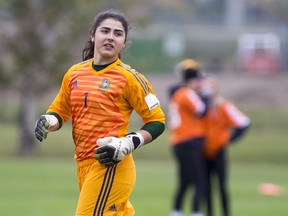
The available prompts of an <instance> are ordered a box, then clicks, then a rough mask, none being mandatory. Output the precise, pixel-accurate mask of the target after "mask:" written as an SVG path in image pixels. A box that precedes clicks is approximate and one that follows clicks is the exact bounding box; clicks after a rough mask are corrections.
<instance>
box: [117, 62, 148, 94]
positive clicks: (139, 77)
mask: <svg viewBox="0 0 288 216" xmlns="http://www.w3.org/2000/svg"><path fill="white" fill-rule="evenodd" d="M118 65H119V66H120V67H122V68H123V69H124V70H126V71H128V72H130V73H131V74H132V75H133V76H134V77H135V79H136V80H137V81H138V82H139V83H140V85H141V87H142V88H143V90H144V92H145V94H148V93H149V92H150V88H149V85H148V81H147V80H146V79H145V77H144V76H143V75H142V74H141V73H139V72H137V71H136V70H135V69H133V68H131V66H130V65H127V64H124V63H123V62H121V61H120V62H119V64H118Z"/></svg>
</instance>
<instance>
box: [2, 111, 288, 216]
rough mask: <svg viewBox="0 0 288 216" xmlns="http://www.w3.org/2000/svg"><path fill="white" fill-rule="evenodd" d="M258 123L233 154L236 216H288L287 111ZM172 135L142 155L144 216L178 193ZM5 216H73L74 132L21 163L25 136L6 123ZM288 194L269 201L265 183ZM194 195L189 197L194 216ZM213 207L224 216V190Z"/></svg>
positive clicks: (258, 115)
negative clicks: (261, 187)
mask: <svg viewBox="0 0 288 216" xmlns="http://www.w3.org/2000/svg"><path fill="white" fill-rule="evenodd" d="M246 112H247V113H248V115H249V116H250V118H251V120H252V126H251V128H250V131H249V132H248V134H247V136H246V137H244V139H242V140H240V141H239V142H237V143H235V144H233V145H231V146H230V147H229V158H230V160H229V161H230V164H229V188H230V194H231V199H232V213H233V216H243V215H245V216H258V215H261V216H271V215H281V216H282V215H283V216H284V215H288V205H287V203H288V189H287V188H288V172H287V165H288V156H287V155H288V136H287V128H288V114H287V110H284V109H282V110H281V109H279V110H276V111H274V109H273V110H272V109H271V110H270V109H266V110H265V109H262V110H261V109H260V110H258V109H257V110H246ZM168 135H169V129H167V130H166V131H165V133H164V134H163V135H162V136H160V137H159V138H158V139H157V140H155V141H154V142H153V143H151V144H149V145H147V146H145V147H143V148H141V149H139V150H137V151H135V153H134V156H135V161H136V166H137V183H136V187H135V190H134V192H133V194H132V197H131V201H132V204H133V205H134V207H135V209H136V215H137V216H154V215H155V216H162V215H163V216H165V215H168V214H169V211H170V210H171V204H172V196H173V193H174V190H175V186H176V168H175V163H174V159H173V157H172V154H171V152H170V150H171V148H170V146H169V140H168ZM0 137H1V141H0V143H1V145H0V215H5V216H15V215H21V216H34V215H37V216H39V215H41V216H46V215H47V216H48V215H49V216H50V215H61V216H66V215H67V216H70V215H74V212H75V208H76V205H77V199H78V185H77V180H76V179H77V178H76V168H75V163H74V159H73V154H74V145H73V142H72V138H71V128H70V125H69V124H67V125H64V127H63V128H62V129H61V130H60V131H58V132H55V133H51V134H49V135H48V139H47V140H45V141H44V142H42V143H39V142H38V143H37V144H36V151H35V153H34V155H33V156H30V157H19V156H17V152H18V148H19V147H18V139H19V131H18V128H17V127H16V126H15V125H14V124H8V123H6V124H3V123H0ZM265 182H268V183H274V184H279V185H281V186H282V187H283V192H282V194H281V195H280V196H275V197H274V196H263V195H260V194H259V192H258V186H259V184H261V183H265ZM192 192H193V191H192V190H191V191H190V192H189V193H188V194H187V196H186V198H187V199H186V201H185V206H184V209H185V212H186V213H187V214H186V215H189V211H190V209H189V202H190V199H189V198H190V197H191V196H192V195H191V194H192ZM214 201H215V205H216V207H217V208H216V213H217V214H216V215H215V216H220V215H221V214H220V209H219V197H218V190H217V189H216V190H215V193H214Z"/></svg>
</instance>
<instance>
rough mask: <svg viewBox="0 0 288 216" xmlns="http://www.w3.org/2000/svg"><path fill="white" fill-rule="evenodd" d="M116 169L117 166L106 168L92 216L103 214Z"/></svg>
mask: <svg viewBox="0 0 288 216" xmlns="http://www.w3.org/2000/svg"><path fill="white" fill-rule="evenodd" d="M116 167H117V165H115V166H112V167H108V168H107V171H106V173H105V175H104V180H103V183H102V186H101V190H100V193H99V195H98V199H97V201H96V205H95V208H94V213H93V216H102V215H103V213H104V209H105V206H106V203H107V200H108V198H109V195H110V192H111V188H112V185H113V182H114V177H115V173H116Z"/></svg>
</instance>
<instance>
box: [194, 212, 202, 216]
mask: <svg viewBox="0 0 288 216" xmlns="http://www.w3.org/2000/svg"><path fill="white" fill-rule="evenodd" d="M191 216H204V215H203V214H202V213H201V212H193V213H192V214H191Z"/></svg>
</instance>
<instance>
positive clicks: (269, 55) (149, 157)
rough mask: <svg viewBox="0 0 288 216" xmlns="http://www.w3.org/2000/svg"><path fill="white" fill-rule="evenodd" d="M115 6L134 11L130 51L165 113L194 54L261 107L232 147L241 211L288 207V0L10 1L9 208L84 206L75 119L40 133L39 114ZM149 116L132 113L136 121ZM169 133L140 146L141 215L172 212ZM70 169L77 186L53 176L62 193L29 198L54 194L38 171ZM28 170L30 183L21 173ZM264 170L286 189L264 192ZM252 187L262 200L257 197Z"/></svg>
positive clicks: (6, 87)
mask: <svg viewBox="0 0 288 216" xmlns="http://www.w3.org/2000/svg"><path fill="white" fill-rule="evenodd" d="M109 8H114V9H118V10H121V11H122V12H124V13H125V14H126V16H127V18H128V20H129V21H130V25H131V27H132V28H131V31H130V35H129V36H128V37H129V42H128V43H129V46H128V48H127V49H126V50H125V51H124V53H123V61H124V62H126V63H127V64H130V65H131V66H132V67H133V68H135V69H137V70H138V71H139V72H141V73H143V74H144V75H145V76H146V77H147V78H148V79H149V81H150V82H151V83H152V85H153V87H154V90H155V92H156V94H157V95H158V97H159V100H160V102H161V104H162V107H163V109H164V110H165V112H166V111H167V103H168V101H167V89H168V87H169V86H171V85H173V84H175V82H177V77H176V76H175V74H174V65H175V64H176V63H177V62H178V61H180V60H182V59H183V58H186V57H191V58H194V59H196V60H198V61H199V62H200V63H201V64H202V67H203V69H204V70H205V71H207V72H211V73H214V74H216V75H217V76H218V78H219V83H220V91H221V92H222V94H223V96H224V97H226V98H228V99H230V100H231V101H232V102H234V103H235V104H236V105H237V106H238V107H239V108H240V109H242V111H244V112H245V113H246V114H247V115H248V116H249V117H250V118H251V120H252V128H251V130H250V132H249V134H248V136H247V137H245V138H244V139H243V140H242V141H241V144H239V145H237V146H233V147H232V148H231V152H230V157H231V169H232V168H233V169H232V171H231V188H232V193H233V194H235V199H236V200H235V205H234V206H233V208H234V211H235V215H246V216H249V215H262V216H265V215H275V214H276V215H287V214H288V208H287V205H285V204H284V203H285V202H286V203H287V202H288V195H287V189H285V188H286V187H287V186H288V174H286V173H287V163H288V156H287V155H288V143H287V142H288V139H287V128H288V113H287V108H288V99H287V93H288V73H287V72H288V63H287V60H288V13H287V11H288V1H287V0H177V1H171V0H153V1H152V0H145V1H143V0H138V1H133V0H106V1H100V0H93V1H92V0H81V1H80V0H70V1H69V2H67V1H64V0H57V1H56V0H49V1H45V0H21V1H19V0H9V1H8V0H0V29H1V31H0V38H1V40H0V56H1V57H0V173H1V175H0V214H1V215H6V216H7V215H16V214H15V211H16V209H19V211H21V214H22V215H30V216H31V215H51V214H52V212H53V209H58V210H57V211H56V214H54V215H73V212H74V209H75V207H76V203H77V196H78V191H77V188H76V187H77V186H76V185H77V183H76V174H75V173H74V172H75V171H74V162H73V148H74V147H73V142H72V138H71V127H70V123H69V122H68V123H67V124H66V125H65V126H64V127H63V130H61V131H60V132H56V133H55V134H54V133H53V134H49V139H48V140H47V141H45V143H37V142H36V140H35V138H34V124H35V120H36V119H37V117H38V116H39V115H40V114H42V113H44V112H45V111H46V109H47V107H48V106H49V104H50V103H51V102H52V100H53V99H54V97H55V95H56V93H57V91H58V89H59V87H60V84H61V81H62V77H63V75H64V74H65V72H66V71H67V70H68V68H69V67H70V66H71V65H73V64H75V63H77V62H80V61H81V53H82V49H83V48H84V45H85V42H86V40H87V39H88V37H89V34H88V31H89V29H90V24H91V23H92V20H93V18H94V16H95V15H96V14H97V13H98V12H100V11H102V10H103V9H109ZM140 124H141V122H140V120H139V119H138V118H137V117H136V116H133V118H132V121H131V127H132V128H133V127H139V125H140ZM168 135H169V129H167V130H166V131H165V133H164V135H163V136H162V137H161V138H160V139H159V140H157V141H155V145H153V146H152V145H151V146H149V147H147V148H145V149H144V148H143V150H141V151H139V152H135V159H136V162H137V163H139V167H140V168H139V169H138V172H139V176H140V177H139V181H140V183H138V184H139V185H138V186H136V192H135V193H136V194H137V193H138V194H139V195H138V196H137V195H135V197H134V198H133V199H134V203H135V205H136V208H138V209H139V211H138V213H137V214H136V215H139V216H141V215H145V216H147V215H152V216H153V215H167V212H169V209H170V203H171V202H170V195H171V193H172V191H173V187H174V181H175V173H174V172H175V169H174V163H173V159H172V157H171V153H170V148H169V141H168ZM55 161H56V162H55ZM71 164H72V165H71ZM167 164H168V165H167ZM37 165H38V166H37ZM247 166H248V168H247ZM68 167H69V168H68ZM156 168H158V169H157V170H156ZM43 169H45V171H43ZM57 169H59V170H57ZM24 170H25V172H24ZM64 170H65V171H66V172H64ZM159 170H161V171H163V173H161V172H160V173H159ZM234 170H235V171H234ZM255 170H257V171H259V172H260V173H258V174H256V173H255ZM29 171H30V172H29ZM50 172H52V173H51V174H50ZM53 172H56V173H53ZM19 173H21V174H19ZM31 173H32V174H31ZM40 173H41V175H40ZM43 173H47V175H44V174H43ZM61 174H62V175H65V176H62V177H63V181H64V182H65V177H67V176H70V175H71V176H70V177H69V178H71V179H72V181H71V182H72V185H71V188H70V186H67V184H66V183H63V185H61V187H60V186H59V185H58V186H57V185H53V186H51V190H50V189H47V190H45V191H43V193H47V194H49V193H52V192H51V191H55V190H56V189H57V190H56V192H54V193H53V194H50V196H53V198H51V197H50V198H51V199H49V200H50V201H51V200H55V202H52V203H50V202H49V204H47V200H45V201H43V202H41V203H42V205H41V204H39V206H40V207H39V208H38V210H35V209H34V210H33V211H32V210H28V209H26V208H25V202H28V203H26V204H27V205H29V202H35V201H37V200H38V201H39V200H41V199H43V197H41V199H39V198H38V197H37V196H36V194H37V193H36V191H34V192H35V193H32V195H31V191H33V189H31V188H34V189H35V187H37V182H38V183H39V178H40V179H41V181H46V180H47V179H49V178H52V176H58V177H59V178H62V177H61ZM43 175H44V176H43ZM31 176H34V177H32V179H33V181H32V179H31ZM145 176H149V177H151V179H150V178H149V180H150V181H151V182H150V183H151V185H153V184H155V183H154V182H153V181H152V180H153V179H154V180H155V179H157V178H159V181H160V182H162V183H163V179H162V180H161V176H162V177H163V176H166V178H167V179H170V180H171V181H167V182H166V183H167V184H161V185H158V186H157V188H155V187H152V186H151V185H150V186H147V184H145V182H149V181H148V180H147V179H146V178H145ZM23 178H24V179H26V178H27V179H26V182H30V181H31V182H32V183H31V186H28V185H26V184H25V185H22V184H19V179H22V180H23ZM42 178H43V179H42ZM141 178H143V180H142V182H141ZM166 178H165V179H166ZM37 179H38V181H37ZM144 179H145V182H144ZM51 180H52V179H51ZM1 181H2V182H1ZM34 181H36V182H34ZM66 181H67V179H66ZM265 181H270V182H271V181H272V183H276V184H279V185H281V187H282V189H283V192H282V195H281V196H280V197H276V198H275V197H273V198H272V199H273V200H271V197H268V198H267V197H260V196H259V194H258V193H257V185H258V184H260V183H261V182H265ZM245 182H249V183H247V184H245ZM50 183H51V181H49V182H47V184H50ZM9 184H10V187H9V186H8V185H9ZM44 184H45V183H44ZM45 185H46V184H45ZM17 186H18V187H17ZM161 186H163V188H161ZM164 186H165V188H164ZM58 187H59V188H58ZM65 187H69V188H67V189H64V190H65V191H62V190H63V188H65ZM147 187H148V188H147ZM150 187H151V188H150ZM15 188H16V189H15ZM39 188H40V185H39V187H38V189H37V190H40V189H39ZM143 188H145V189H143ZM233 188H234V189H233ZM25 189H26V190H25ZM157 189H158V190H160V191H158V193H157ZM35 190H36V189H35ZM150 190H151V191H150ZM13 191H14V192H13ZM57 191H58V193H57ZM22 192H24V194H28V195H29V194H30V196H23V193H22ZM148 192H151V193H153V197H154V194H155V197H154V198H155V199H156V198H157V202H155V200H154V201H153V199H150V198H151V193H150V194H149V193H148ZM19 194H22V196H23V197H22V196H20V195H19ZM63 194H66V195H67V197H68V198H67V197H65V198H63V197H62V195H63ZM141 194H143V196H141ZM145 194H147V197H149V196H150V198H147V199H148V201H147V202H146V203H147V204H143V203H142V202H143V199H145V197H146V196H145ZM35 196H36V197H35ZM157 196H158V197H157ZM159 196H160V197H159ZM7 197H8V199H7ZM16 197H17V198H16ZM28 197H29V198H30V199H27V198H28ZM71 197H73V198H71ZM140 197H141V198H140ZM143 197H144V198H143ZM233 197H234V196H233ZM237 197H238V198H237ZM249 197H252V200H253V201H255V202H256V203H255V205H254V208H253V206H251V202H250V201H251V200H249ZM9 198H10V199H9ZM48 198H49V197H48ZM48 198H47V199H48ZM71 199H72V200H71ZM4 200H6V201H4ZM29 200H30V201H29ZM63 200H66V201H67V202H64V203H63ZM1 203H2V204H1ZM20 203H21V204H20ZM43 203H46V205H44V204H43ZM56 203H57V204H56ZM59 203H61V206H62V207H61V209H63V210H59V208H60V207H59V206H58V205H60V204H59ZM71 203H72V204H71ZM140 203H141V204H140ZM155 203H157V204H155ZM159 203H161V205H162V206H164V207H163V208H162V211H160V210H159V209H160V208H157V205H159ZM15 205H17V206H18V207H17V208H15V209H14V211H12V212H11V207H13V206H15ZM47 205H48V206H51V208H49V207H47ZM63 206H64V207H63ZM71 206H72V208H71ZM263 206H267V209H266V208H263ZM268 206H269V208H268ZM58 207H59V208H58ZM249 207H250V208H249ZM149 208H150V211H149V212H148V213H147V211H148V210H149ZM154 208H155V209H154ZM243 208H244V209H246V210H247V212H245V214H241V212H240V210H242V209H243ZM8 209H10V210H8ZM43 209H45V211H44V210H43ZM151 209H152V210H153V212H154V211H155V212H156V213H151V211H152V210H151ZM1 211H2V212H1ZM59 211H60V212H61V211H62V213H61V214H59ZM157 211H158V213H157ZM187 211H188V210H187ZM269 211H270V212H269ZM25 212H26V213H27V214H25ZM32 212H33V213H32ZM39 212H41V213H39ZM44 212H46V213H44ZM250 212H251V214H250ZM242 213H243V212H242ZM285 213H286V214H285Z"/></svg>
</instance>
